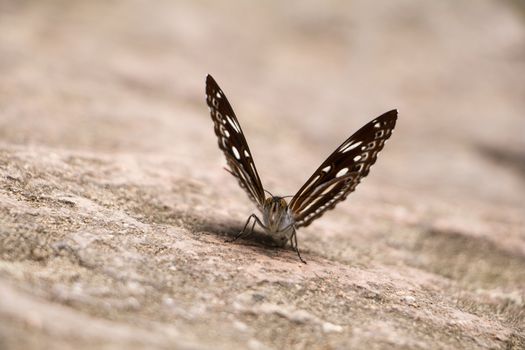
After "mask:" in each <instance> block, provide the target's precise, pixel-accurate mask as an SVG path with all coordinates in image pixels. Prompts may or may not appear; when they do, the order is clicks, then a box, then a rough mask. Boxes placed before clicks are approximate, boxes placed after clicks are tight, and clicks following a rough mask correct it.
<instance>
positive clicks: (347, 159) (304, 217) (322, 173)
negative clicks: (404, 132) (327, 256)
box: [289, 110, 397, 227]
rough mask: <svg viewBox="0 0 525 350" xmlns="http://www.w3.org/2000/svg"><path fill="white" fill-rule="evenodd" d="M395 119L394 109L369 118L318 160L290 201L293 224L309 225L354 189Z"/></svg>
mask: <svg viewBox="0 0 525 350" xmlns="http://www.w3.org/2000/svg"><path fill="white" fill-rule="evenodd" d="M396 120H397V110H392V111H389V112H386V113H385V114H383V115H381V116H380V117H378V118H376V119H374V120H372V121H371V122H369V123H368V124H366V125H365V126H363V127H362V128H361V129H359V130H358V131H357V132H356V133H355V134H353V135H352V136H351V137H350V138H349V139H348V140H346V141H345V142H344V143H343V144H342V145H341V146H339V147H338V148H337V149H336V150H335V151H334V152H333V153H332V154H331V155H330V156H329V157H328V158H327V159H326V160H325V161H324V162H323V164H321V166H320V167H319V169H317V170H316V171H315V173H314V174H313V175H312V176H311V177H310V178H309V179H308V181H306V183H305V184H304V185H303V187H301V189H300V190H299V191H298V192H297V193H296V194H295V196H294V197H293V198H292V200H291V201H290V204H289V207H290V209H291V211H292V214H293V217H294V219H295V222H296V227H300V226H308V225H309V224H310V223H311V222H312V221H313V220H315V219H316V218H318V217H320V216H321V215H323V214H324V213H325V212H326V211H327V210H330V209H333V208H334V207H335V205H336V204H337V203H338V202H340V201H342V200H344V199H345V198H346V196H347V195H348V194H350V193H351V192H353V191H354V190H355V188H356V186H357V185H358V184H359V182H360V181H361V179H362V178H363V177H365V176H366V175H368V172H369V171H370V167H371V166H372V165H373V164H374V163H375V161H376V159H377V154H378V153H379V151H381V150H382V149H383V146H384V144H385V141H386V140H388V138H389V137H390V135H391V134H392V130H393V129H394V127H395V125H396Z"/></svg>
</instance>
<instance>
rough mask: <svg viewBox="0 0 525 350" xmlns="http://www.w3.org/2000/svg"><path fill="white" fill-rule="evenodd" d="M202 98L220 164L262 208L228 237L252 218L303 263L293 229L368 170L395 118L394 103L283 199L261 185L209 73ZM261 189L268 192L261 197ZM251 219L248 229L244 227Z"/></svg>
mask: <svg viewBox="0 0 525 350" xmlns="http://www.w3.org/2000/svg"><path fill="white" fill-rule="evenodd" d="M206 102H207V104H208V106H209V108H210V114H211V119H212V120H213V123H214V126H215V134H216V135H217V137H218V138H219V148H220V149H221V150H222V152H223V153H224V155H225V156H226V161H227V162H228V167H229V169H226V170H227V171H228V172H229V173H230V174H232V175H233V176H235V177H236V178H237V180H238V181H239V185H240V186H241V187H242V188H243V189H244V190H245V191H246V193H247V194H248V196H249V197H250V199H251V200H252V201H253V202H255V204H256V205H257V208H258V209H259V210H260V211H261V213H262V221H261V220H260V219H259V218H258V217H257V215H255V214H252V215H250V216H249V217H248V220H247V221H246V224H245V225H244V228H243V229H242V231H241V232H239V234H237V236H235V238H234V239H232V240H231V241H235V240H236V239H238V238H239V237H241V236H243V235H249V234H251V233H252V232H253V229H254V227H255V224H256V223H257V224H259V225H260V226H261V227H263V228H264V229H265V231H266V232H268V233H269V234H270V235H271V236H272V238H273V239H274V240H275V241H276V242H277V243H279V244H280V245H281V246H284V245H285V244H286V243H287V242H288V241H290V244H291V245H292V248H294V249H295V251H296V252H297V255H298V256H299V259H300V260H301V261H302V262H303V263H306V262H305V261H304V260H303V259H302V258H301V254H300V252H299V247H298V244H297V235H296V229H297V228H299V227H302V226H308V225H309V224H310V223H311V222H312V221H313V220H315V219H317V218H318V217H320V216H321V215H323V214H324V213H325V212H326V211H327V210H330V209H332V208H334V207H335V205H336V204H337V203H339V202H341V201H342V200H344V199H345V198H346V196H347V195H348V194H349V193H351V192H353V191H354V190H355V188H356V186H357V185H358V184H359V182H360V181H361V179H362V178H363V177H365V176H366V175H368V172H369V171H370V167H371V166H372V165H373V164H374V163H375V161H376V159H377V154H378V153H379V152H380V151H381V150H382V149H383V146H384V144H385V141H386V140H388V138H389V137H390V135H391V134H392V130H393V129H394V127H395V125H396V120H397V110H395V109H394V110H391V111H389V112H386V113H384V114H383V115H381V116H379V117H377V118H376V119H374V120H372V121H371V122H369V123H368V124H366V125H365V126H363V127H362V128H361V129H359V130H358V131H357V132H356V133H355V134H353V135H352V136H350V138H348V139H347V140H346V141H345V142H343V144H342V145H341V146H339V147H338V148H337V149H336V150H335V151H334V152H333V153H332V154H331V155H330V156H329V157H328V158H327V159H326V160H325V161H324V162H323V164H321V166H320V167H319V168H318V169H317V170H316V171H315V172H314V173H313V175H312V176H311V177H310V178H309V179H308V181H306V183H305V184H304V185H303V187H301V189H300V190H299V191H298V192H297V193H296V194H295V195H294V196H293V197H292V199H291V200H290V203H287V202H286V200H285V199H284V198H283V197H279V196H273V195H272V194H271V193H269V192H268V191H266V190H265V189H264V188H263V186H262V183H261V179H260V178H259V174H257V169H256V168H255V163H254V161H253V157H252V154H251V152H250V148H249V147H248V143H247V142H246V138H245V137H244V134H243V132H242V129H241V125H240V124H239V121H238V120H237V117H236V116H235V113H234V112H233V109H232V107H231V105H230V103H229V102H228V99H226V96H225V95H224V92H223V91H222V90H221V88H220V87H219V85H217V82H215V80H214V79H213V78H212V76H211V75H208V76H207V77H206ZM265 192H268V193H269V195H270V196H269V197H266V195H265ZM252 219H253V224H252V226H251V229H250V231H246V228H247V227H248V225H249V223H250V221H251V220H252Z"/></svg>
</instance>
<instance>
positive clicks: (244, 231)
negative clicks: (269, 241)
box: [226, 214, 264, 243]
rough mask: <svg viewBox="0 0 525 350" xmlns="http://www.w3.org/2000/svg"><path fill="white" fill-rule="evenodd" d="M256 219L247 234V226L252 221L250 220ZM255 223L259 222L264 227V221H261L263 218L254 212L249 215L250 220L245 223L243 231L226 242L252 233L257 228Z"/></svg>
mask: <svg viewBox="0 0 525 350" xmlns="http://www.w3.org/2000/svg"><path fill="white" fill-rule="evenodd" d="M252 218H253V219H254V220H253V223H252V227H251V229H250V231H249V232H248V234H246V227H248V224H249V223H250V220H251V219H252ZM255 224H259V226H261V227H264V225H263V223H262V222H261V220H259V218H258V217H257V215H255V214H252V215H250V216H249V217H248V220H246V224H244V227H243V229H242V230H241V232H239V233H238V234H237V235H236V236H235V237H233V238H232V239H227V240H226V242H228V243H231V242H235V241H236V240H238V239H239V238H241V237H242V236H244V237H247V236H249V235H251V234H252V233H253V230H254V228H255Z"/></svg>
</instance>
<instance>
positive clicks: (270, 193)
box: [264, 190, 273, 197]
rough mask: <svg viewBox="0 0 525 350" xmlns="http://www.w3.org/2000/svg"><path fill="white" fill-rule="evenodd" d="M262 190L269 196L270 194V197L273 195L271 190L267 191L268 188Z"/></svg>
mask: <svg viewBox="0 0 525 350" xmlns="http://www.w3.org/2000/svg"><path fill="white" fill-rule="evenodd" d="M264 192H266V193H268V194H269V195H270V196H272V197H273V194H272V192H270V191H268V190H264Z"/></svg>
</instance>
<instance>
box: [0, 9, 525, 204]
mask: <svg viewBox="0 0 525 350" xmlns="http://www.w3.org/2000/svg"><path fill="white" fill-rule="evenodd" d="M524 16H525V12H524V9H523V6H522V3H521V2H519V1H516V2H512V1H503V2H498V3H496V2H492V1H481V2H479V3H476V5H472V4H470V3H469V2H457V1H440V2H430V1H428V2H419V1H408V0H407V1H394V2H392V1H375V2H373V4H371V3H368V2H366V1H352V2H347V1H329V2H326V3H324V4H323V5H320V4H319V3H317V2H315V1H291V2H285V3H283V2H280V1H269V2H264V3H260V4H254V3H251V2H242V1H230V2H228V1H226V2H216V1H196V2H190V1H186V2H185V1H177V2H172V1H159V2H156V3H155V5H151V4H150V3H149V2H146V1H110V2H107V1H75V2H70V1H7V0H3V1H1V2H0V70H1V74H2V79H1V81H0V93H1V95H0V96H1V98H2V104H1V108H2V109H1V116H0V133H1V135H0V136H1V140H2V142H4V143H13V144H23V145H25V144H30V145H34V146H39V145H42V146H48V147H64V148H69V149H84V150H86V149H87V150H93V151H104V152H150V153H161V154H165V155H170V156H171V157H173V158H174V159H177V158H188V159H189V160H191V161H195V163H196V166H201V165H203V162H207V161H208V160H209V159H218V161H217V162H219V161H220V162H222V159H220V157H221V155H220V153H219V152H218V151H217V150H216V149H214V147H215V142H216V141H215V139H214V136H213V132H212V126H211V121H210V120H209V116H208V113H207V109H206V107H205V105H204V103H203V90H204V76H205V75H206V74H207V73H210V74H212V75H213V76H214V77H215V78H216V80H217V81H218V82H219V84H220V85H221V86H222V87H223V89H224V90H225V92H226V94H227V96H228V97H229V99H230V100H231V102H232V104H233V106H234V109H235V110H236V113H237V116H238V118H239V120H240V122H241V124H242V125H243V128H244V129H245V130H244V131H245V133H246V134H247V138H248V140H249V143H250V144H251V148H252V151H253V153H254V155H255V157H256V160H257V164H258V168H259V172H260V173H261V176H262V178H263V181H264V180H265V179H267V180H266V182H269V183H268V184H267V185H266V186H268V187H269V188H270V189H271V190H272V189H273V190H274V191H275V192H281V193H286V194H290V193H293V192H294V191H295V190H296V189H297V188H298V187H299V186H300V185H301V184H302V182H303V181H304V180H306V179H307V178H308V176H309V175H310V174H311V173H312V172H313V170H315V168H316V167H317V165H318V164H320V162H321V161H322V160H323V159H324V158H325V157H326V156H327V155H328V154H329V153H330V152H331V151H332V150H333V149H334V148H335V147H336V146H337V145H339V144H340V143H341V142H342V141H343V140H345V139H346V137H347V136H349V135H350V134H351V133H353V132H354V131H355V130H357V128H359V127H360V126H361V125H363V124H364V123H365V122H367V121H368V120H370V119H372V118H374V117H375V116H377V115H379V114H381V113H383V112H385V111H387V110H389V109H392V108H398V109H399V113H400V115H399V118H400V119H399V123H398V127H397V130H396V134H395V136H394V138H393V139H392V140H391V142H390V144H389V145H388V147H387V150H386V152H385V156H383V157H381V158H384V159H381V160H380V163H379V164H381V166H380V167H377V168H380V169H374V173H376V174H374V178H375V180H380V181H378V182H380V183H384V182H385V181H386V182H388V183H389V184H390V185H392V186H398V187H400V188H404V189H407V190H409V191H411V192H415V191H421V195H422V196H425V195H431V194H433V193H438V194H440V195H444V194H446V195H450V196H468V197H471V198H475V199H476V200H479V201H490V202H494V203H496V202H503V203H507V204H509V205H518V204H520V203H522V202H523V195H524V194H525V189H524V186H525V185H524V183H525V182H524V181H523V177H524V171H525V170H524V167H525V154H524V152H523V150H524V149H525V117H524V111H525V99H524V97H525V84H524V81H523V80H524V73H525V72H524V70H525V69H524V68H525V67H524V65H525V60H524V58H525V38H524V31H523V25H524V24H523V23H524ZM277 165H278V166H277ZM200 170H201V171H206V172H208V171H213V172H216V171H218V167H217V166H216V165H213V166H212V165H209V164H206V166H203V169H200ZM281 177H286V178H288V177H291V180H290V183H289V184H288V183H286V182H285V183H283V182H282V181H280V178H281ZM274 179H276V181H274ZM375 180H371V181H374V182H375Z"/></svg>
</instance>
